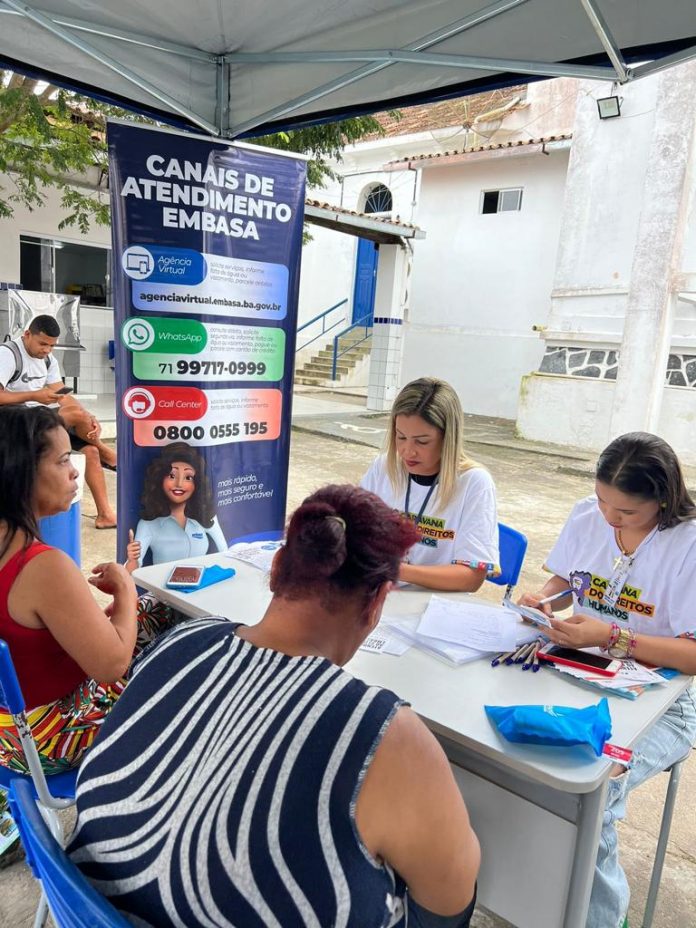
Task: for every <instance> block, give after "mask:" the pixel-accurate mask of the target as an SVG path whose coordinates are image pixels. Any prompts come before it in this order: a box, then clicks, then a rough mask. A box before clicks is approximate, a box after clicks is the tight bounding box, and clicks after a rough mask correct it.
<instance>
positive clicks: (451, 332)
mask: <svg viewBox="0 0 696 928" xmlns="http://www.w3.org/2000/svg"><path fill="white" fill-rule="evenodd" d="M567 163H568V152H567V151H556V152H553V153H551V154H548V155H543V154H538V155H533V156H530V157H520V156H518V155H515V156H513V157H497V158H494V159H491V160H482V161H474V162H470V163H465V164H462V165H458V166H451V167H442V168H438V167H432V168H425V169H424V170H423V176H422V181H421V191H420V203H419V208H418V215H417V217H416V221H417V224H418V225H419V226H420V227H421V228H423V229H425V230H426V231H427V235H426V238H425V239H424V240H423V241H419V242H416V243H415V246H414V252H415V258H414V262H413V277H412V288H411V297H410V301H409V302H410V311H409V315H408V322H407V324H406V326H405V332H404V339H405V346H404V364H403V370H402V380H403V382H404V383H406V382H408V381H409V380H413V379H415V378H417V377H423V376H437V377H441V378H443V379H444V380H448V381H449V382H450V383H451V384H452V385H453V386H454V387H455V389H456V390H457V391H458V393H459V395H460V397H461V399H462V403H463V406H464V409H465V410H466V411H467V412H470V413H475V414H480V415H489V416H500V417H504V418H514V417H515V416H516V414H517V401H518V394H519V385H520V378H521V377H522V376H523V375H524V374H525V373H527V372H528V371H530V370H534V369H536V367H537V366H538V364H539V361H540V359H541V356H542V353H543V346H542V344H541V343H540V341H539V338H538V337H537V336H536V335H535V334H534V332H533V331H532V326H533V325H544V324H545V323H546V320H547V316H548V311H549V294H550V292H551V285H552V281H553V274H554V267H555V261H556V249H557V243H558V234H559V226H560V209H559V205H560V202H561V199H562V197H563V189H564V185H565V176H566V170H567ZM507 187H522V188H523V196H522V209H521V210H520V211H519V212H502V213H493V214H487V215H483V214H481V212H480V210H481V206H480V200H481V191H482V190H490V189H500V188H507Z"/></svg>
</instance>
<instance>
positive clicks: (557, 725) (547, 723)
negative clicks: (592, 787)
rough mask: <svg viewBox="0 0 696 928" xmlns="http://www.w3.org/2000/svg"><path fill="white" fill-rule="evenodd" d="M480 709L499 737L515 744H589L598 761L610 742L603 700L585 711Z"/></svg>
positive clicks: (520, 707)
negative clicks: (495, 728)
mask: <svg viewBox="0 0 696 928" xmlns="http://www.w3.org/2000/svg"><path fill="white" fill-rule="evenodd" d="M484 709H485V710H486V714H487V715H488V718H489V719H490V720H491V721H492V722H493V723H494V725H495V726H496V727H497V729H498V731H499V732H500V734H501V735H503V737H505V738H507V740H508V741H516V742H518V743H519V744H550V745H557V746H559V747H565V746H567V745H570V744H589V745H590V746H591V747H592V749H593V750H594V752H595V754H596V755H597V757H599V756H600V755H601V753H602V749H603V748H604V745H605V744H606V742H607V741H608V740H609V738H611V716H610V715H609V703H608V701H607V699H606V697H605V698H603V699H600V701H599V702H598V703H597V705H596V706H587V708H586V709H572V708H570V707H568V706H484Z"/></svg>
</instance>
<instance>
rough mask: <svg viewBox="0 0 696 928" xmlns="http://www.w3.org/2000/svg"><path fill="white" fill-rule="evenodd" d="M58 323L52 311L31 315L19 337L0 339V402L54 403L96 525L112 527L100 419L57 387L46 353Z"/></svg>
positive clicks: (109, 461) (110, 455)
mask: <svg viewBox="0 0 696 928" xmlns="http://www.w3.org/2000/svg"><path fill="white" fill-rule="evenodd" d="M59 335H60V327H59V325H58V323H57V322H56V320H55V319H54V318H53V316H48V315H42V316H35V317H34V319H32V321H31V323H30V324H29V328H28V329H27V330H26V332H25V333H24V334H23V335H21V336H20V337H19V338H16V339H14V340H13V341H12V342H5V343H4V344H2V345H0V406H7V405H16V404H19V403H23V404H24V405H26V406H37V405H44V406H55V407H56V412H57V413H58V415H59V416H60V417H61V419H62V420H63V422H64V424H65V427H66V429H67V430H68V432H69V434H70V439H71V443H72V445H73V449H74V450H76V451H80V452H81V453H82V454H84V455H85V458H86V462H85V480H86V481H87V486H88V487H89V488H90V490H91V492H92V496H93V497H94V502H95V505H96V507H97V518H96V520H95V526H96V528H115V527H116V513H115V512H114V510H113V508H112V506H111V503H110V502H109V496H108V493H107V490H106V481H105V479H104V473H103V471H102V465H103V466H104V467H108V468H110V469H112V470H115V468H116V452H115V451H114V449H113V448H110V447H109V446H108V445H105V444H104V442H102V441H101V440H100V438H99V436H100V434H101V425H100V424H99V422H97V420H96V419H95V418H94V416H93V415H92V414H91V413H89V412H88V411H87V410H86V409H85V408H84V407H83V406H81V405H80V403H78V402H77V400H76V399H75V398H74V397H72V396H64V395H61V394H60V393H59V392H58V391H60V390H61V389H62V388H63V379H62V377H61V375H60V368H59V367H58V362H57V361H56V359H55V358H54V357H53V355H52V354H51V352H52V350H53V348H54V346H55V344H56V342H57V341H58V336H59Z"/></svg>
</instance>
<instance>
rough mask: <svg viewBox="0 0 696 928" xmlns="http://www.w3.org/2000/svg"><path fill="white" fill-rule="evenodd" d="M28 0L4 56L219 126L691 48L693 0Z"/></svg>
mask: <svg viewBox="0 0 696 928" xmlns="http://www.w3.org/2000/svg"><path fill="white" fill-rule="evenodd" d="M38 2H40V4H41V6H40V7H39V6H32V5H30V4H27V3H25V2H22V0H0V61H3V62H4V64H5V66H6V67H8V68H12V69H13V70H16V71H20V72H24V73H31V74H34V75H37V76H40V77H45V78H46V79H47V80H50V81H52V82H54V83H58V84H62V85H64V86H68V87H72V88H75V89H78V90H81V91H83V92H86V93H89V94H91V95H93V96H101V97H103V98H106V99H109V100H112V101H113V102H116V103H119V104H121V105H125V106H127V107H130V108H134V109H139V110H141V111H143V112H145V113H147V114H149V115H152V116H154V117H155V118H158V119H162V120H165V121H169V122H174V123H178V124H183V125H189V126H196V127H198V128H200V129H203V130H205V131H206V132H209V133H211V134H214V135H221V136H224V137H230V138H234V137H240V136H244V135H261V134H264V133H265V132H269V131H276V130H277V129H279V128H281V127H285V128H287V127H291V126H297V125H302V124H308V123H311V122H317V121H321V120H327V119H337V118H340V117H343V116H346V115H354V114H356V113H364V112H373V111H375V110H378V109H385V108H389V107H393V106H398V105H409V104H414V103H418V102H425V101H428V100H438V99H446V98H448V97H453V96H461V95H463V94H467V93H474V92H476V91H479V90H482V89H485V88H491V87H499V86H504V85H507V84H514V83H519V82H520V80H521V79H525V80H529V79H534V78H538V77H553V76H559V75H566V76H571V77H582V76H586V77H590V78H600V79H601V78H606V79H608V80H612V79H618V80H619V81H621V82H625V81H627V80H632V79H634V78H635V77H637V76H641V75H642V74H646V73H651V72H652V71H654V70H656V69H659V68H662V67H666V66H668V65H669V64H671V63H674V62H675V61H680V60H685V59H686V58H688V57H694V56H696V4H695V3H694V0H488V2H487V0H341V2H336V0H282V2H280V0H265V2H261V3H260V2H258V0H235V2H221V0H166V2H163V3H159V4H156V3H152V2H149V3H147V4H146V3H144V2H143V0H118V3H116V2H111V3H99V2H96V0H38ZM630 61H642V62H644V63H643V64H641V65H638V66H637V67H635V68H633V69H632V68H631V67H630V66H629V65H627V63H626V62H630ZM646 62H647V63H646ZM655 62H658V63H657V64H656V63H655ZM521 76H522V77H521Z"/></svg>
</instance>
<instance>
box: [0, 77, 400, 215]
mask: <svg viewBox="0 0 696 928" xmlns="http://www.w3.org/2000/svg"><path fill="white" fill-rule="evenodd" d="M40 87H42V85H41V84H40V83H39V82H38V81H36V80H34V79H33V78H29V77H24V76H22V75H21V74H16V73H13V72H10V71H0V174H4V175H6V176H7V177H8V178H9V180H10V183H5V184H4V186H3V185H0V218H5V219H6V218H9V217H11V216H12V215H13V212H14V207H15V206H16V205H19V204H21V205H22V206H24V207H25V208H27V209H29V210H34V209H38V208H39V207H41V206H43V205H44V203H45V202H46V190H47V189H49V188H53V189H55V190H58V191H59V192H60V195H61V204H62V206H63V208H64V210H65V211H66V216H65V218H64V219H63V220H62V221H61V222H60V224H59V228H60V229H65V228H67V227H70V226H74V227H77V228H78V229H79V230H80V232H82V233H85V232H87V231H88V229H89V227H90V225H91V224H92V223H96V224H97V225H108V224H109V202H108V196H107V195H106V192H105V191H104V190H99V189H97V187H96V186H95V180H96V179H98V177H99V171H100V169H101V171H102V172H104V173H105V172H106V170H107V151H106V134H105V125H106V118H107V117H108V116H118V117H121V118H126V119H130V120H131V121H134V122H150V120H147V119H145V118H144V117H141V116H136V115H134V114H132V113H127V112H126V111H124V110H122V109H119V108H117V107H113V106H108V105H106V104H103V103H99V102H97V101H95V100H91V99H89V98H87V97H81V96H78V95H77V94H73V93H69V92H67V91H64V90H59V89H58V88H56V87H54V86H52V85H48V86H47V87H45V88H44V89H42V90H41V91H40V92H38V88H40ZM381 132H382V128H381V126H380V124H379V122H377V120H376V119H373V118H372V117H371V116H360V117H357V118H354V119H344V120H341V121H339V122H333V123H326V124H325V125H318V126H310V127H308V128H305V129H298V130H297V131H290V132H277V133H275V134H274V135H266V136H262V137H259V138H255V139H251V141H253V142H254V143H255V144H257V145H265V146H268V147H270V148H277V149H279V150H281V151H292V152H299V153H304V154H308V155H309V156H310V159H311V160H310V161H309V163H308V165H307V181H308V184H309V186H311V187H323V186H324V185H325V183H326V181H327V180H329V179H331V178H333V177H334V176H335V175H334V172H333V171H332V169H331V166H330V164H329V159H334V160H337V161H340V159H341V151H342V149H343V148H344V147H345V146H346V145H349V144H351V143H352V142H357V141H358V140H359V139H361V138H364V136H366V135H369V134H372V133H376V134H381ZM90 171H94V179H95V180H93V182H92V185H91V186H90V185H89V180H88V178H89V174H90ZM102 176H103V175H102Z"/></svg>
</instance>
